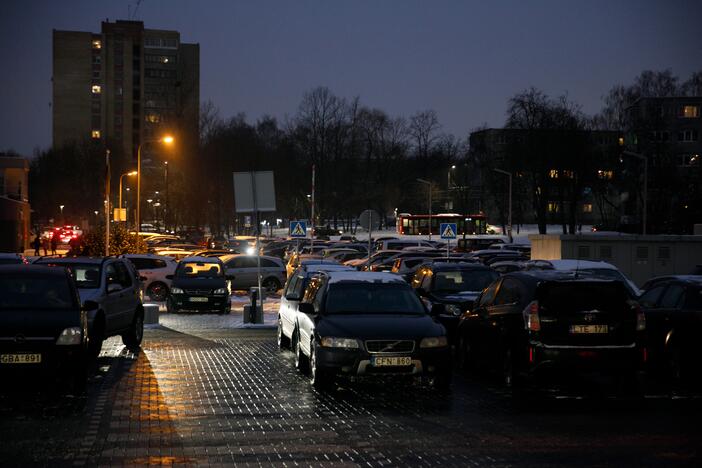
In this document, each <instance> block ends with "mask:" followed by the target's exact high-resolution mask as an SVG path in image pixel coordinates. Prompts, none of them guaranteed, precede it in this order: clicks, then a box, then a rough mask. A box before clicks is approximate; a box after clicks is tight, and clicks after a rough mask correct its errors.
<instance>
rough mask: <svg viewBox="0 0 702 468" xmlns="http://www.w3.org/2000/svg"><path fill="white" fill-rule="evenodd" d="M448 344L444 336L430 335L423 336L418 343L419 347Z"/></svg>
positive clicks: (438, 346)
mask: <svg viewBox="0 0 702 468" xmlns="http://www.w3.org/2000/svg"><path fill="white" fill-rule="evenodd" d="M444 346H448V340H447V339H446V337H445V336H430V337H427V338H423V339H422V341H421V343H419V347H420V348H442V347H444Z"/></svg>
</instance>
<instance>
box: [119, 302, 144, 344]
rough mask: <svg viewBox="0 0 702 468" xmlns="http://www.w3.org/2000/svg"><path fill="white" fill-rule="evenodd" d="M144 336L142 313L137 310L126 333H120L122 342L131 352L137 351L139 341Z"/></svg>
mask: <svg viewBox="0 0 702 468" xmlns="http://www.w3.org/2000/svg"><path fill="white" fill-rule="evenodd" d="M143 338H144V314H143V313H142V312H141V311H137V312H136V313H135V314H134V319H132V324H131V325H130V326H129V330H128V331H127V333H125V334H124V335H122V343H124V345H125V346H126V347H127V348H129V350H130V351H131V352H133V353H137V352H139V347H140V346H141V341H142V339H143Z"/></svg>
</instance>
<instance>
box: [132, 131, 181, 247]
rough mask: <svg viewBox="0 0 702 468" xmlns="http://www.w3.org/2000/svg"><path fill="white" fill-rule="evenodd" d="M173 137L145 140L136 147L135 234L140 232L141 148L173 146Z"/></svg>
mask: <svg viewBox="0 0 702 468" xmlns="http://www.w3.org/2000/svg"><path fill="white" fill-rule="evenodd" d="M173 141H174V139H173V137H172V136H170V135H167V136H164V137H163V138H160V139H156V140H145V141H144V142H143V143H139V146H137V206H136V232H137V235H139V231H141V147H142V145H143V144H146V143H156V142H161V143H165V144H167V145H170V144H173Z"/></svg>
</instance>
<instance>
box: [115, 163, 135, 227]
mask: <svg viewBox="0 0 702 468" xmlns="http://www.w3.org/2000/svg"><path fill="white" fill-rule="evenodd" d="M135 175H137V171H131V172H125V173H124V174H122V175H121V176H119V209H120V212H121V211H122V179H123V178H124V176H130V177H131V176H135ZM127 190H129V188H127ZM124 220H125V221H126V220H127V218H126V217H125V219H124Z"/></svg>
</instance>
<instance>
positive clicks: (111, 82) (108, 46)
mask: <svg viewBox="0 0 702 468" xmlns="http://www.w3.org/2000/svg"><path fill="white" fill-rule="evenodd" d="M199 70H200V48H199V45H198V44H186V43H183V42H181V40H180V33H179V32H177V31H168V30H157V29H145V28H144V24H143V22H141V21H121V20H117V21H116V22H112V23H111V22H109V21H104V22H102V27H101V31H100V32H99V33H93V32H82V31H57V30H54V31H53V77H52V81H53V102H52V106H53V144H54V146H61V145H64V144H68V143H72V142H75V143H81V142H84V141H86V140H88V141H90V140H100V141H101V142H103V143H104V144H105V145H106V146H107V147H108V148H111V149H112V150H113V151H121V152H122V154H124V155H125V156H127V155H131V156H132V157H135V155H136V151H137V147H138V146H139V144H140V143H142V142H144V141H147V140H149V139H151V138H156V137H157V136H159V135H161V134H163V133H165V132H173V133H175V134H177V135H178V141H179V143H180V145H179V146H180V147H181V148H182V150H183V151H187V148H188V146H191V147H194V146H192V145H195V144H196V143H197V135H198V112H199V104H200V103H199V99H200V98H199V96H200V90H199V87H200V77H199V75H200V71H199Z"/></svg>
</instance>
